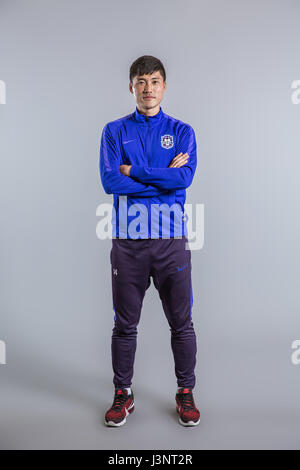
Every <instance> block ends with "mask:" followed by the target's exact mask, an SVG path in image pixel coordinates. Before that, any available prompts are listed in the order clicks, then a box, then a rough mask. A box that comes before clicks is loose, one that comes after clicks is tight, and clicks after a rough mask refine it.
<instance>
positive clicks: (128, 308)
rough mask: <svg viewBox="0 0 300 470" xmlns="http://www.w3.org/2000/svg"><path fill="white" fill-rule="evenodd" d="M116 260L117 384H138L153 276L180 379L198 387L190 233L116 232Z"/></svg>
mask: <svg viewBox="0 0 300 470" xmlns="http://www.w3.org/2000/svg"><path fill="white" fill-rule="evenodd" d="M110 262H111V276H112V296H113V309H114V312H115V316H114V321H115V323H114V327H113V330H112V340H111V352H112V366H113V372H114V378H113V383H114V386H115V387H116V388H117V387H130V386H131V384H132V377H133V369H134V357H135V351H136V344H137V325H138V323H139V320H140V315H141V310H142V304H143V299H144V295H145V292H146V290H147V289H148V288H149V286H150V284H151V279H150V276H152V279H153V282H154V285H155V288H156V289H157V290H158V293H159V297H160V299H161V302H162V307H163V310H164V313H165V315H166V317H167V320H168V323H169V326H170V331H171V347H172V351H173V356H174V362H175V374H176V378H177V384H178V386H179V387H191V388H193V387H194V386H195V374H194V369H195V365H196V352H197V345H196V335H195V331H194V326H193V322H192V305H193V291H192V278H191V251H190V249H189V246H188V240H187V238H186V237H185V236H183V237H182V238H157V239H137V240H133V239H130V238H126V239H125V238H123V239H120V238H113V239H112V248H111V251H110Z"/></svg>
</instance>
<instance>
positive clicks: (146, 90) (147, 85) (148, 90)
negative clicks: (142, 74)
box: [145, 83, 152, 93]
mask: <svg viewBox="0 0 300 470" xmlns="http://www.w3.org/2000/svg"><path fill="white" fill-rule="evenodd" d="M151 90H152V84H151V83H146V85H145V92H146V93H150V92H151Z"/></svg>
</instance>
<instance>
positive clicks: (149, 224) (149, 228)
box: [146, 116, 151, 237]
mask: <svg viewBox="0 0 300 470" xmlns="http://www.w3.org/2000/svg"><path fill="white" fill-rule="evenodd" d="M146 121H147V123H148V131H147V137H146V157H147V162H148V166H149V154H148V137H149V132H150V124H149V117H148V116H146ZM147 207H148V209H147V210H148V236H149V237H151V221H150V219H151V207H150V211H149V201H148V198H147Z"/></svg>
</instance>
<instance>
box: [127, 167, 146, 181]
mask: <svg viewBox="0 0 300 470" xmlns="http://www.w3.org/2000/svg"><path fill="white" fill-rule="evenodd" d="M142 171H143V168H142V167H141V166H138V165H132V167H131V168H130V174H129V176H132V177H133V178H137V179H138V178H139V176H140V175H141V173H142Z"/></svg>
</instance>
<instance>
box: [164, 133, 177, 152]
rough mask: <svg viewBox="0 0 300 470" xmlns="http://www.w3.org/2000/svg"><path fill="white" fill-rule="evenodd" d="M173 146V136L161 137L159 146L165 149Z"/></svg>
mask: <svg viewBox="0 0 300 470" xmlns="http://www.w3.org/2000/svg"><path fill="white" fill-rule="evenodd" d="M173 145H174V141H173V136H172V135H169V134H166V135H162V136H161V146H162V147H163V148H165V149H170V148H172V147H173Z"/></svg>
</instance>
